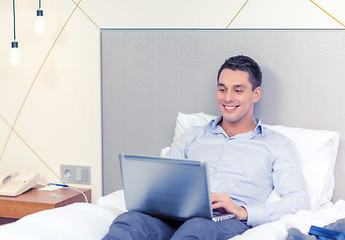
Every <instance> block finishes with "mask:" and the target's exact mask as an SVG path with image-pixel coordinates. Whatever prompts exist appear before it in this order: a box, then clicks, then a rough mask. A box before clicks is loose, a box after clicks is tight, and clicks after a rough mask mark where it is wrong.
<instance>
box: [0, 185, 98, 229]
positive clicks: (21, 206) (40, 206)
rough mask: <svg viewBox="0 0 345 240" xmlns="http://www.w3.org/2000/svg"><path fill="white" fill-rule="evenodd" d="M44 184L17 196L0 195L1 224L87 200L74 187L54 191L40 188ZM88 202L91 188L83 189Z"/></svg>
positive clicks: (80, 189)
mask: <svg viewBox="0 0 345 240" xmlns="http://www.w3.org/2000/svg"><path fill="white" fill-rule="evenodd" d="M42 187H43V186H37V187H36V188H34V189H30V190H29V191H27V192H25V193H23V194H21V195H19V196H16V197H3V196H0V224H4V223H9V222H14V221H16V220H17V219H19V218H21V217H24V216H26V215H29V214H31V213H35V212H39V211H42V210H47V209H52V208H57V207H63V206H66V205H68V204H72V203H75V202H85V198H84V196H83V195H82V194H81V193H80V192H78V191H76V190H75V189H73V188H60V189H56V190H54V191H43V190H39V189H40V188H42ZM78 190H79V191H82V192H83V193H84V194H85V195H86V197H87V199H88V202H91V189H82V188H78Z"/></svg>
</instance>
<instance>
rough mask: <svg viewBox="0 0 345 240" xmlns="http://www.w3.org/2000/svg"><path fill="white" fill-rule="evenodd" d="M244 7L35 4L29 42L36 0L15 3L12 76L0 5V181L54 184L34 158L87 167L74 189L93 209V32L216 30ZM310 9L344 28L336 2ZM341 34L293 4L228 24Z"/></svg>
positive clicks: (260, 6)
mask: <svg viewBox="0 0 345 240" xmlns="http://www.w3.org/2000/svg"><path fill="white" fill-rule="evenodd" d="M245 2H246V1H244V0H234V1H227V0H226V1H225V0H222V1H217V2H212V3H210V2H207V1H203V2H200V1H196V0H191V1H188V2H187V3H186V1H182V0H176V1H158V0H148V1H138V0H135V1H134V0H129V1H118V0H117V1H106V0H82V1H80V2H79V1H76V0H74V1H72V0H49V1H42V8H43V10H44V15H45V16H44V18H45V20H46V31H45V33H44V34H43V35H37V34H35V33H34V31H33V22H34V17H35V12H36V10H37V7H38V0H17V1H16V27H17V28H16V30H17V40H18V42H19V47H20V49H21V50H22V57H23V58H22V62H21V64H20V65H19V66H17V67H11V66H9V64H8V62H7V58H6V54H7V52H8V50H9V49H10V43H11V41H12V40H13V22H12V1H1V2H0V15H1V19H2V21H1V23H0V24H1V30H2V33H1V37H0V49H1V50H0V53H1V55H2V57H0V74H1V75H0V79H1V81H0V115H1V117H2V119H0V150H1V152H2V151H3V150H4V154H3V155H2V158H1V160H0V172H1V171H4V170H7V169H15V170H19V171H24V170H27V171H38V172H39V173H40V176H41V177H40V180H41V181H42V182H58V179H57V178H56V177H55V175H54V174H52V173H51V172H50V171H49V170H48V169H47V168H46V166H45V165H44V164H43V163H41V161H40V160H39V158H41V159H43V160H44V161H45V162H46V163H47V164H48V165H49V166H50V167H51V168H52V169H53V170H54V171H55V172H56V173H57V174H58V175H60V170H59V169H60V164H73V165H87V166H91V168H92V172H91V185H74V186H79V187H91V188H92V195H93V201H95V200H96V199H97V198H98V197H99V196H101V195H102V170H101V168H102V166H101V159H102V156H101V96H100V93H101V89H100V28H106V27H112V28H222V29H223V28H225V27H226V26H227V25H228V24H229V22H230V21H231V19H232V18H233V17H234V16H235V15H236V13H237V12H238V10H239V9H240V8H241V7H242V6H243V4H244V3H245ZM314 2H316V3H318V4H319V5H320V6H322V7H323V8H324V9H327V11H328V12H330V13H332V15H333V16H334V17H336V18H337V19H338V20H340V21H341V22H343V23H344V22H345V16H344V15H343V14H342V11H341V10H342V9H344V7H345V3H344V2H343V1H341V0H327V1H325V0H322V1H321V0H319V1H314ZM77 3H79V7H77V8H76V4H77ZM69 17H70V18H69ZM66 22H67V24H66V25H65V23H66ZM64 26H65V27H64ZM341 27H342V26H341V25H340V24H339V23H338V22H336V21H335V20H333V19H332V18H331V17H329V16H328V15H326V14H325V13H324V12H322V11H321V10H320V9H319V8H317V7H316V6H315V5H314V4H312V3H311V2H310V1H300V0H293V1H277V0H268V1H249V2H248V3H247V4H246V6H245V7H244V8H243V10H242V11H241V13H240V14H239V15H238V16H237V18H236V19H235V21H234V22H233V23H232V24H231V25H230V28H341ZM60 33H61V34H60ZM16 119H17V121H16ZM15 121H16V124H15V126H14V130H15V133H16V134H18V135H19V136H18V135H16V134H15V133H14V132H12V134H11V136H10V138H9V140H8V141H7V138H8V136H9V133H10V131H11V128H10V127H9V126H8V125H7V123H8V124H9V125H11V126H13V124H14V123H15ZM23 141H25V142H23ZM6 142H7V145H6V147H5V144H6ZM26 144H27V145H29V146H30V148H31V150H30V148H29V147H28V146H27V145H26ZM32 150H33V151H34V152H35V153H36V154H37V155H35V154H34V153H33V151H32ZM338 175H339V174H338ZM342 194H343V193H342ZM343 195H344V194H343ZM336 196H340V193H336Z"/></svg>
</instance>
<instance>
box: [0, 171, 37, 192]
mask: <svg viewBox="0 0 345 240" xmlns="http://www.w3.org/2000/svg"><path fill="white" fill-rule="evenodd" d="M37 178H38V173H35V172H16V171H6V172H2V173H0V196H10V197H14V196H18V195H20V194H22V193H23V192H25V191H27V190H29V189H30V188H34V187H36V179H37Z"/></svg>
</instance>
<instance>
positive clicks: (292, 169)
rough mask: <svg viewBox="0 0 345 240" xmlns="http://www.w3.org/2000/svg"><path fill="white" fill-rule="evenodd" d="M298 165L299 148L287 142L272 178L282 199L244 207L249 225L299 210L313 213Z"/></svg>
mask: <svg viewBox="0 0 345 240" xmlns="http://www.w3.org/2000/svg"><path fill="white" fill-rule="evenodd" d="M298 162H299V156H298V153H297V149H296V146H295V145H294V143H292V142H291V141H290V140H289V141H286V142H283V143H282V144H281V145H280V147H279V148H277V149H276V152H275V153H274V161H273V164H272V178H273V185H274V188H275V190H276V191H277V192H278V194H279V195H280V196H281V197H282V199H281V200H279V201H277V202H270V203H262V204H257V205H246V206H244V207H245V208H246V210H247V212H248V220H247V223H248V225H250V226H256V225H259V224H263V223H265V222H270V221H275V220H277V219H279V218H281V217H282V216H284V215H286V214H292V213H296V212H297V211H299V210H310V196H309V194H308V191H307V187H306V184H305V180H304V176H303V173H302V171H301V168H300V166H299V163H298Z"/></svg>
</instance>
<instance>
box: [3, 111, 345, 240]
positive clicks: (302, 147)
mask: <svg viewBox="0 0 345 240" xmlns="http://www.w3.org/2000/svg"><path fill="white" fill-rule="evenodd" d="M212 118H214V116H212V115H208V114H205V113H193V114H184V113H179V114H178V116H177V119H176V126H175V135H174V138H177V137H178V136H179V135H180V134H181V133H182V132H183V131H185V130H186V129H188V128H189V127H191V126H193V125H203V124H205V123H207V122H208V121H209V120H210V119H212ZM266 126H267V127H268V128H271V129H273V130H275V131H278V132H280V133H282V134H284V135H286V136H287V137H288V138H290V139H291V140H292V141H294V142H295V143H296V146H297V148H298V151H299V154H300V156H301V162H300V164H301V167H302V171H303V173H304V176H305V179H306V183H307V188H308V191H309V194H310V196H311V200H312V204H311V205H312V209H311V210H310V211H306V210H303V211H299V212H297V213H296V214H290V215H286V216H284V217H282V218H281V219H279V220H277V221H274V222H270V223H266V224H263V225H260V226H257V227H255V228H252V229H250V230H248V231H246V232H245V233H243V234H242V235H238V236H236V237H234V238H232V239H235V240H238V239H272V240H273V239H285V238H286V236H287V234H288V233H287V231H288V230H289V229H291V228H297V229H298V230H300V231H301V232H302V233H305V234H307V232H308V230H309V228H310V226H311V225H315V226H320V227H322V226H325V225H327V224H330V223H332V222H335V221H336V220H338V219H342V218H345V201H344V200H342V199H340V200H338V201H336V202H335V203H332V202H331V200H332V196H333V190H334V166H335V162H336V158H337V152H338V144H339V137H340V136H339V133H337V132H334V131H327V130H313V129H305V128H292V127H286V126H281V125H266ZM168 151H169V147H167V148H164V149H163V150H162V152H161V155H163V156H164V155H165V154H166V153H167V152H168ZM279 198H280V196H278V195H277V194H276V193H275V192H274V191H273V192H272V194H271V196H270V197H269V199H268V200H267V201H276V200H277V199H279ZM125 211H126V206H125V201H124V194H123V191H122V190H117V191H115V192H113V193H110V194H108V195H106V196H103V197H100V198H99V199H98V201H97V203H95V204H89V203H75V204H71V205H68V206H65V207H61V208H56V209H52V210H46V211H41V212H38V213H35V214H31V215H28V216H26V217H23V218H22V219H20V220H18V221H17V222H14V223H10V224H6V225H2V226H0V238H1V239H2V240H3V239H6V240H7V239H11V240H19V239H28V240H30V239H36V240H37V239H64V240H68V239H71V240H72V239H73V240H77V239H83V240H85V239H86V240H87V239H90V240H91V239H92V240H96V239H102V237H103V236H104V235H105V234H106V233H107V231H108V228H109V226H110V224H111V223H112V221H113V220H114V219H115V218H116V216H118V215H119V214H121V213H123V212H125Z"/></svg>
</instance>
